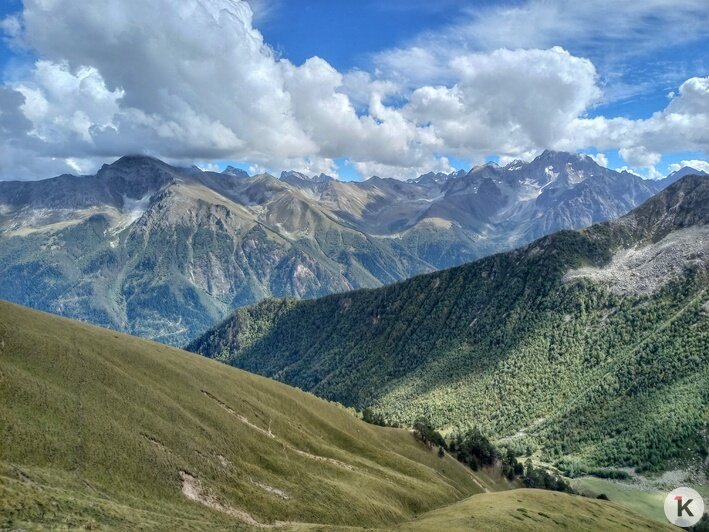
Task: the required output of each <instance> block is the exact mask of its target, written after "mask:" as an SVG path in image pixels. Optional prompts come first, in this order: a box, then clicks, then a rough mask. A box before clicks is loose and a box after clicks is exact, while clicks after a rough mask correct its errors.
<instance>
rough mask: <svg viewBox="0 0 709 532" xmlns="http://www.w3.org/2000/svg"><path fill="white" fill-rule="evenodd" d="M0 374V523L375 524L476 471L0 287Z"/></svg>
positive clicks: (277, 388) (474, 484) (315, 402)
mask: <svg viewBox="0 0 709 532" xmlns="http://www.w3.org/2000/svg"><path fill="white" fill-rule="evenodd" d="M0 380H1V381H2V386H0V405H1V407H0V433H1V438H2V442H3V444H2V446H1V447H0V493H1V496H0V501H2V502H0V527H2V528H6V527H10V528H18V527H24V526H27V525H31V524H32V523H34V524H35V525H37V524H42V525H44V526H50V525H53V526H58V525H62V524H63V525H65V526H69V527H70V528H78V527H82V526H88V525H91V524H93V525H94V526H96V525H99V526H114V527H115V526H121V527H124V528H133V529H135V528H137V527H138V526H139V525H140V524H141V523H142V524H143V525H144V526H149V527H157V528H163V529H172V530H175V529H185V528H191V529H204V527H205V526H221V527H225V526H227V525H229V524H232V525H238V524H239V523H242V524H254V523H255V522H259V523H273V522H274V521H301V522H314V523H331V524H351V525H384V524H388V523H396V522H401V521H403V520H405V519H408V518H412V517H413V516H414V515H415V514H417V513H419V512H422V511H426V510H428V509H432V508H435V507H438V506H441V505H443V504H447V503H450V502H453V501H456V500H458V499H461V498H462V497H465V496H468V495H470V494H472V493H476V492H480V491H482V489H481V488H480V487H479V486H480V485H482V484H478V482H480V483H481V482H484V478H483V477H480V480H477V479H474V477H473V476H472V475H471V474H470V472H469V471H468V470H466V469H464V467H463V466H462V465H460V464H458V463H457V462H456V461H455V460H453V459H452V458H450V457H447V458H446V459H444V460H442V459H440V458H438V457H437V456H436V454H435V453H434V452H432V451H429V450H428V449H427V448H426V447H425V446H423V445H421V444H420V443H418V442H417V441H416V440H415V439H414V438H413V436H412V435H411V434H410V433H408V432H407V431H404V430H392V429H383V428H380V427H375V426H372V425H368V424H366V423H364V422H362V421H360V420H359V419H357V418H356V417H355V416H354V415H352V414H351V413H350V412H348V411H347V410H345V409H344V408H342V407H341V406H339V405H336V404H332V403H327V402H326V401H323V400H321V399H317V398H315V397H314V396H312V395H309V394H306V393H303V392H300V391H298V390H295V389H292V388H289V387H287V386H285V385H282V384H279V383H276V382H273V381H269V380H267V379H264V378H262V377H258V376H255V375H250V374H247V373H244V372H242V371H240V370H236V369H234V368H230V367H228V366H225V365H222V364H217V363H214V362H212V361H208V360H206V359H204V358H203V357H197V356H195V355H192V354H189V353H185V352H183V351H179V350H176V349H171V348H168V347H165V346H161V345H159V344H154V343H151V342H148V341H145V340H139V339H137V338H132V337H128V336H124V335H120V334H118V333H112V332H110V331H106V330H101V329H98V328H95V327H93V326H88V325H82V324H80V323H77V322H71V321H69V320H66V319H63V318H56V317H52V316H50V315H46V314H42V313H39V312H37V311H33V310H29V309H26V308H22V307H18V306H15V305H11V304H8V303H4V302H0ZM189 499H193V500H194V499H196V502H191V501H190V500H189ZM200 500H201V501H202V504H199V501H200ZM210 506H211V507H212V508H210ZM215 508H216V510H217V511H215Z"/></svg>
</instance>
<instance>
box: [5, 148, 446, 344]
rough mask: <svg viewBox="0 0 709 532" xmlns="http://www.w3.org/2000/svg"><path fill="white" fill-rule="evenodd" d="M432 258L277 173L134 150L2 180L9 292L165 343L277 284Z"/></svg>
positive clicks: (328, 283)
mask: <svg viewBox="0 0 709 532" xmlns="http://www.w3.org/2000/svg"><path fill="white" fill-rule="evenodd" d="M431 269H432V267H431V266H430V265H428V264H426V263H424V262H422V261H421V260H419V259H417V258H416V257H414V256H412V255H411V254H410V253H408V251H406V250H405V249H403V247H402V246H401V245H399V244H398V243H397V242H396V241H395V240H392V239H376V238H372V237H370V236H369V235H367V234H364V233H363V232H361V231H359V230H358V229H356V228H352V227H350V226H348V225H346V224H345V223H343V222H342V220H339V219H338V218H337V217H336V216H333V215H332V214H331V213H330V212H329V211H328V210H327V209H323V208H321V206H319V205H318V204H317V202H315V201H313V200H312V198H309V197H307V196H306V195H305V194H302V193H301V192H300V191H299V190H298V189H295V188H293V187H291V186H289V185H288V184H286V183H284V182H282V181H279V180H277V179H276V178H274V177H272V176H268V175H261V176H254V177H251V178H248V177H244V176H243V175H239V174H235V173H234V172H231V173H229V174H224V175H220V174H212V173H207V172H201V171H199V170H190V169H177V168H172V167H170V166H168V165H165V164H164V163H161V162H159V161H156V160H154V159H148V158H137V157H126V158H123V159H121V160H119V161H117V162H116V163H114V164H113V165H110V166H106V167H104V168H103V169H102V170H101V171H100V172H99V173H98V175H96V176H95V177H81V178H75V177H71V176H62V177H59V178H56V179H53V180H48V181H46V182H29V183H0V278H1V279H2V280H3V281H4V282H3V283H1V284H0V297H3V298H6V299H9V300H12V301H15V302H18V303H22V304H26V305H30V306H33V307H36V308H40V309H43V310H48V311H51V312H55V313H58V314H63V315H67V316H71V317H75V318H79V319H82V320H85V321H90V322H93V323H96V324H99V325H103V326H107V327H111V328H114V329H118V330H124V331H128V332H131V333H133V334H139V335H143V336H147V337H150V338H155V339H157V340H160V341H162V342H166V343H172V344H181V343H184V342H185V341H187V340H188V339H190V338H193V337H194V336H195V335H196V334H197V333H198V332H201V331H203V330H205V329H206V328H207V327H208V326H209V325H211V324H213V323H214V322H215V321H217V320H220V319H222V318H223V317H224V316H226V315H227V313H228V312H229V311H230V310H232V309H233V308H234V307H238V306H242V305H245V304H249V303H255V302H258V301H260V300H261V299H263V298H264V297H268V296H271V295H273V296H279V297H283V296H297V297H313V296H318V295H324V294H329V293H331V292H337V291H343V290H347V289H352V288H356V287H362V286H379V285H381V284H383V283H390V282H393V281H396V280H400V279H403V278H406V277H409V276H411V275H412V274H415V273H420V272H422V271H430V270H431Z"/></svg>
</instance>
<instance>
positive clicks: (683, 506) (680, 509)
mask: <svg viewBox="0 0 709 532" xmlns="http://www.w3.org/2000/svg"><path fill="white" fill-rule="evenodd" d="M675 500H676V501H677V517H682V514H683V513H684V512H687V514H688V515H689V516H690V517H694V514H693V513H692V510H690V509H689V505H690V504H692V501H693V500H694V499H687V502H685V503H684V504H682V496H681V495H677V496H676V497H675Z"/></svg>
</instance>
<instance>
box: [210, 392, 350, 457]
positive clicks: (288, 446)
mask: <svg viewBox="0 0 709 532" xmlns="http://www.w3.org/2000/svg"><path fill="white" fill-rule="evenodd" d="M202 393H203V394H204V395H206V396H207V397H209V398H210V399H212V400H213V401H215V402H216V403H217V404H219V405H220V406H221V407H222V408H224V409H225V410H226V411H227V412H229V413H230V414H232V415H233V416H234V417H236V419H238V420H239V421H241V422H242V423H243V424H245V425H246V426H248V427H251V428H252V429H254V430H256V431H258V432H260V433H261V434H263V435H264V436H267V437H268V438H271V439H273V440H276V441H277V442H278V443H280V444H281V445H282V446H283V448H284V449H287V450H289V451H292V452H294V453H296V454H299V455H300V456H305V457H306V458H310V459H311V460H316V461H318V462H327V463H329V464H332V465H336V466H338V467H342V468H344V469H347V470H348V471H354V467H353V466H351V465H349V464H346V463H344V462H341V461H340V460H336V459H335V458H328V457H325V456H319V455H317V454H312V453H309V452H307V451H303V450H301V449H297V448H295V447H293V446H292V445H291V444H290V443H288V442H286V441H285V440H282V439H281V438H279V437H277V436H276V435H275V434H274V433H273V432H271V429H270V427H269V429H268V430H266V429H264V428H262V427H259V426H258V425H255V424H253V423H252V422H251V421H250V420H249V419H248V418H247V417H246V416H243V415H241V414H239V413H238V412H236V411H235V410H234V409H233V408H231V407H230V406H229V405H227V404H226V403H224V402H223V401H221V400H219V399H217V398H216V397H214V396H213V395H212V394H211V393H209V392H207V391H206V390H202Z"/></svg>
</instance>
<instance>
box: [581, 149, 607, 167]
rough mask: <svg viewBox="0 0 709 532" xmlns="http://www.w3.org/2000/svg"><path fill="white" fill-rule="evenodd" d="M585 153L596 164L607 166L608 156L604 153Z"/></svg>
mask: <svg viewBox="0 0 709 532" xmlns="http://www.w3.org/2000/svg"><path fill="white" fill-rule="evenodd" d="M586 155H587V156H588V157H590V158H591V159H593V160H594V161H596V164H599V165H601V166H603V167H605V168H608V157H606V155H605V154H604V153H595V154H592V153H587V154H586Z"/></svg>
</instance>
